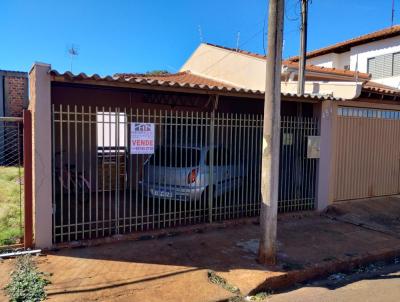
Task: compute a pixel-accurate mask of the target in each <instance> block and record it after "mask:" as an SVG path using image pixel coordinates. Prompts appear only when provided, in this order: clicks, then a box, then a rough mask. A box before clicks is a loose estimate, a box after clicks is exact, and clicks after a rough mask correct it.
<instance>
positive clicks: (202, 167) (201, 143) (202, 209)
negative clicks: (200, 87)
mask: <svg viewBox="0 0 400 302" xmlns="http://www.w3.org/2000/svg"><path fill="white" fill-rule="evenodd" d="M203 121H204V116H203V112H200V120H199V127H200V150H203ZM204 156H207V152H206V154H200V186H201V187H204V183H205V179H204V172H205V167H204V161H205V160H206V158H205V157H204ZM203 195H204V194H203V193H202V194H201V195H200V202H199V220H200V221H205V218H204V216H205V213H204V198H203V197H204V196H203Z"/></svg>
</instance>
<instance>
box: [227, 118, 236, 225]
mask: <svg viewBox="0 0 400 302" xmlns="http://www.w3.org/2000/svg"><path fill="white" fill-rule="evenodd" d="M227 117H229V122H230V123H229V177H230V179H229V181H230V182H231V183H232V182H233V181H234V180H235V179H234V173H233V166H234V165H235V161H234V158H233V143H232V142H233V114H232V113H231V114H227ZM233 199H234V198H233V189H232V188H229V199H228V201H229V211H228V213H229V215H228V216H229V219H231V218H232V217H234V216H235V209H234V204H233Z"/></svg>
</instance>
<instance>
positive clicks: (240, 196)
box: [237, 113, 244, 216]
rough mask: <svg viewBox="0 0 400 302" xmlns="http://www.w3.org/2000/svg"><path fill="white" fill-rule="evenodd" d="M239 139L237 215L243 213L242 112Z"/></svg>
mask: <svg viewBox="0 0 400 302" xmlns="http://www.w3.org/2000/svg"><path fill="white" fill-rule="evenodd" d="M238 131H239V141H238V155H237V166H238V169H239V170H238V178H237V186H238V204H239V205H240V206H239V216H244V215H243V208H244V204H243V188H242V180H243V168H242V167H243V162H244V152H243V143H242V132H243V124H242V114H241V113H240V114H239V125H238Z"/></svg>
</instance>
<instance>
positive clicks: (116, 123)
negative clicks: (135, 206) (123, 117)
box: [114, 107, 121, 234]
mask: <svg viewBox="0 0 400 302" xmlns="http://www.w3.org/2000/svg"><path fill="white" fill-rule="evenodd" d="M114 118H115V120H114V130H115V131H114V134H115V204H114V208H115V233H116V234H119V219H120V217H119V216H120V213H119V207H120V204H119V203H120V189H121V188H120V183H119V177H120V174H121V171H120V166H119V165H120V160H119V158H120V154H119V152H120V145H119V108H118V107H117V108H116V109H115V112H114Z"/></svg>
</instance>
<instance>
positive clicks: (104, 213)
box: [96, 107, 106, 237]
mask: <svg viewBox="0 0 400 302" xmlns="http://www.w3.org/2000/svg"><path fill="white" fill-rule="evenodd" d="M101 123H102V127H103V131H102V146H101V147H102V150H101V182H102V185H101V191H102V195H103V196H102V197H103V198H102V203H103V204H102V211H103V213H102V214H103V215H102V217H101V218H102V219H101V220H102V226H101V228H102V233H103V237H104V235H105V229H106V226H105V223H106V217H105V215H106V211H105V203H106V194H105V187H106V182H105V177H104V169H105V158H106V157H105V153H104V145H105V140H104V138H105V134H104V130H105V111H104V107H103V108H102V120H101ZM96 225H97V223H96Z"/></svg>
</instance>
